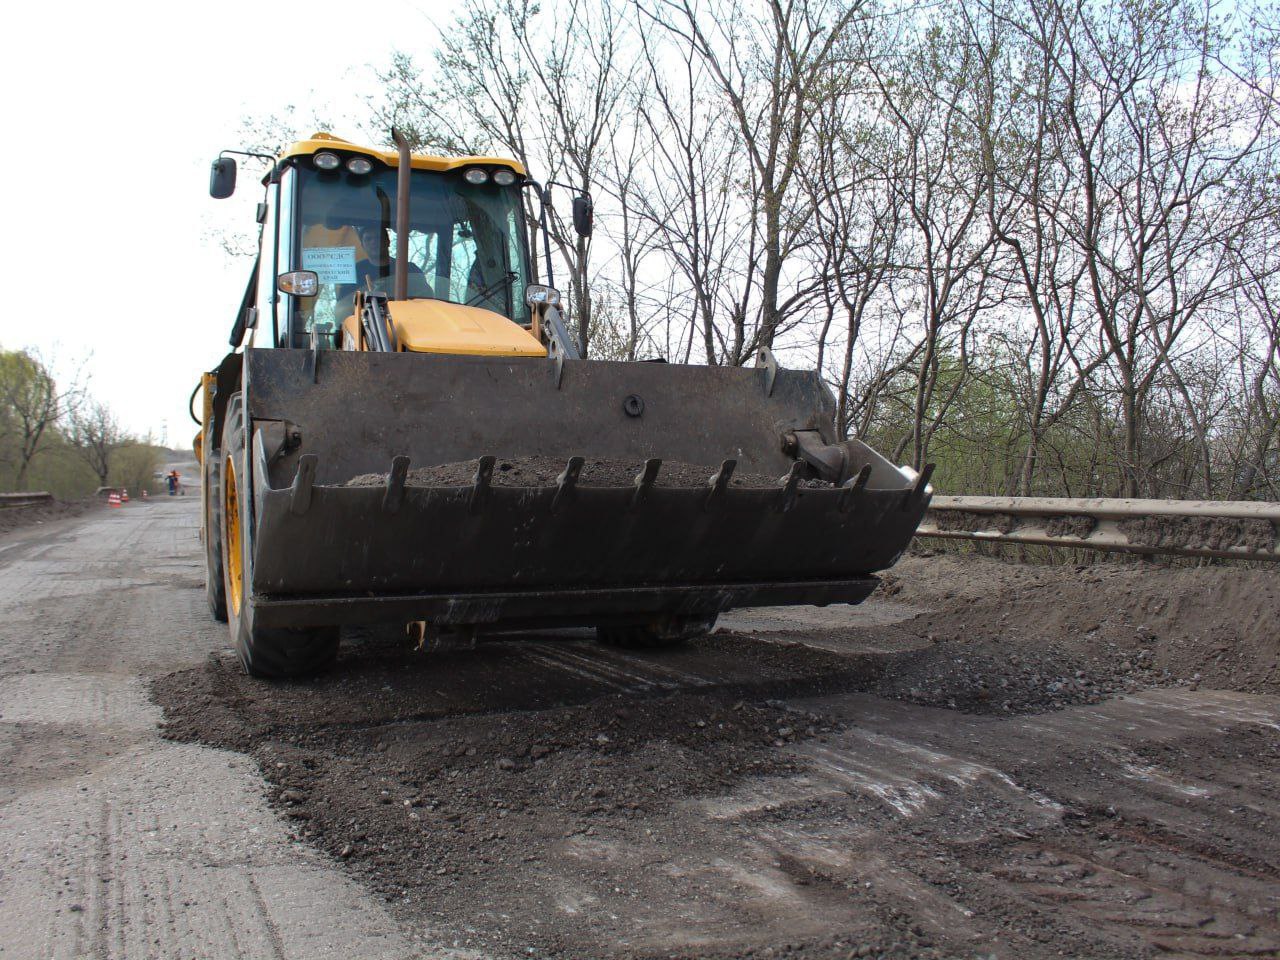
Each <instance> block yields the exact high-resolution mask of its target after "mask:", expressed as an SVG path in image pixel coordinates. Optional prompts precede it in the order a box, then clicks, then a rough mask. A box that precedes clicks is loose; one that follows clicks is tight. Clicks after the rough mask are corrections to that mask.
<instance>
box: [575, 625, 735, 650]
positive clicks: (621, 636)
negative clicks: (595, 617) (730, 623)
mask: <svg viewBox="0 0 1280 960" xmlns="http://www.w3.org/2000/svg"><path fill="white" fill-rule="evenodd" d="M715 625H716V618H715V617H711V618H709V619H708V618H706V617H665V618H663V619H661V620H655V621H653V622H651V623H643V624H631V625H628V626H621V627H619V626H599V627H596V640H597V641H598V642H599V643H602V644H604V645H605V646H606V647H625V648H628V649H631V650H655V649H659V648H661V647H674V646H677V645H679V644H681V643H684V642H685V641H686V640H692V639H694V638H695V637H703V636H706V635H707V634H708V633H710V632H711V631H712V629H713V628H714V627H715Z"/></svg>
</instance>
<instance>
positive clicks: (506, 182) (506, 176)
mask: <svg viewBox="0 0 1280 960" xmlns="http://www.w3.org/2000/svg"><path fill="white" fill-rule="evenodd" d="M493 182H494V183H496V184H497V185H498V186H500V187H509V186H511V185H512V184H513V183H515V182H516V174H515V171H514V170H507V169H505V168H504V169H502V170H495V171H493Z"/></svg>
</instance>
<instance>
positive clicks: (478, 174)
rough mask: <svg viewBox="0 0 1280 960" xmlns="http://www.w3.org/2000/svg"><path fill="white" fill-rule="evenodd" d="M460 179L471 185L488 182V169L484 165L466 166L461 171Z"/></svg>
mask: <svg viewBox="0 0 1280 960" xmlns="http://www.w3.org/2000/svg"><path fill="white" fill-rule="evenodd" d="M462 179H463V180H465V181H467V183H469V184H471V185H473V186H477V187H478V186H480V184H482V183H488V182H489V171H488V170H486V169H485V168H484V167H467V169H466V170H464V171H462Z"/></svg>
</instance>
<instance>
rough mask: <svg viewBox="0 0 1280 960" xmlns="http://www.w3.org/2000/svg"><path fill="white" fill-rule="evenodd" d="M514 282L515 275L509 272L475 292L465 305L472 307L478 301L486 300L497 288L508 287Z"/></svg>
mask: <svg viewBox="0 0 1280 960" xmlns="http://www.w3.org/2000/svg"><path fill="white" fill-rule="evenodd" d="M515 281H516V274H515V273H514V272H510V271H509V272H507V273H504V274H503V275H502V276H501V277H499V278H498V279H497V280H495V281H493V283H491V284H489V285H488V286H487V287H485V288H484V289H482V290H480V291H479V292H477V293H476V294H475V296H473V297H471V299H469V300H468V301H467V303H466V305H467V306H468V307H474V306H475V305H476V304H477V303H478V302H479V301H481V300H485V299H487V298H488V296H489V294H491V293H493V292H494V291H495V290H497V289H498V288H499V287H509V286H511V284H513V283H515Z"/></svg>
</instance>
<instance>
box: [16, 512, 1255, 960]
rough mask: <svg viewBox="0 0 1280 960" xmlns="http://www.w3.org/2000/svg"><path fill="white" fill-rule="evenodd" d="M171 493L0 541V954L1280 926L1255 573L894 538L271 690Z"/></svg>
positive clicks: (300, 950) (939, 942) (1065, 935)
mask: <svg viewBox="0 0 1280 960" xmlns="http://www.w3.org/2000/svg"><path fill="white" fill-rule="evenodd" d="M144 511H148V512H144ZM194 522H195V510H194V503H192V502H191V501H187V502H185V503H183V502H174V501H168V502H164V501H161V502H158V503H156V504H153V505H151V506H149V507H146V508H139V510H138V511H136V512H134V513H125V512H123V511H116V512H114V513H112V514H109V515H104V514H95V515H93V516H92V517H91V518H90V519H88V520H82V521H78V522H77V524H69V525H67V526H66V527H65V528H63V529H61V530H57V531H54V532H53V533H52V534H51V535H49V534H42V535H41V536H40V537H38V538H36V539H33V540H31V541H29V542H27V543H25V544H24V543H16V544H8V543H7V542H6V541H0V598H3V599H0V609H2V612H3V614H4V619H3V621H0V714H3V715H2V716H0V736H3V738H4V739H3V741H2V743H3V750H4V753H3V756H4V758H5V767H4V769H5V773H6V776H5V778H4V781H3V784H0V804H3V806H2V807H0V871H2V872H0V956H3V957H6V958H7V957H10V956H13V957H26V956H100V957H115V956H130V957H132V956H164V957H168V956H184V955H190V956H202V957H203V956H215V957H217V956H230V955H237V956H263V957H294V956H297V957H320V956H330V955H332V956H338V955H341V956H344V957H378V956H388V957H390V956H397V957H399V956H413V955H415V954H416V955H422V956H442V955H449V954H453V955H457V956H499V957H514V956H522V957H543V956H556V957H726V958H727V957H740V956H751V957H796V958H801V957H803V958H811V957H812V958H816V957H824V958H826V957H830V958H841V960H843V958H846V957H863V956H871V957H880V956H891V957H921V958H926V957H932V958H950V957H957V958H958V957H964V958H974V957H982V958H987V957H991V956H995V957H997V958H1000V960H1004V958H1010V960H1012V958H1019V960H1021V958H1032V960H1034V958H1048V957H1060V956H1070V957H1090V958H1110V957H1116V958H1120V957H1125V958H1128V957H1154V956H1161V957H1168V956H1172V957H1204V956H1213V957H1244V956H1251V957H1274V956H1280V919H1278V910H1280V882H1278V881H1280V867H1278V866H1277V864H1280V836H1278V835H1277V828H1276V813H1277V809H1278V808H1280V775H1278V774H1277V770H1280V697H1278V696H1277V689H1278V687H1277V685H1278V684H1280V676H1278V675H1277V673H1276V662H1277V656H1278V654H1280V646H1278V642H1277V636H1278V635H1280V601H1278V600H1277V595H1280V576H1278V575H1277V573H1275V572H1273V571H1261V572H1257V571H1231V570H1208V571H1198V570H1191V571H1166V570H1159V569H1154V568H1152V569H1145V568H1126V569H1118V570H1112V569H1111V568H1104V569H1100V570H1064V571H1056V572H1054V571H1044V570H1034V569H1029V568H1018V567H1012V566H1007V565H991V564H989V563H983V562H973V561H970V562H964V563H957V562H955V561H950V560H937V559H934V560H911V561H908V562H907V563H906V564H905V565H904V566H903V568H902V569H901V571H900V574H899V576H898V577H897V578H896V579H895V580H892V581H891V582H890V584H889V589H888V590H887V591H886V593H887V594H888V595H889V596H888V597H887V598H886V599H881V600H874V601H872V602H870V603H868V604H866V605H864V606H863V607H861V608H855V609H849V608H832V609H830V610H814V609H796V610H791V611H785V612H782V611H762V612H758V613H752V614H750V615H740V616H736V617H731V618H728V620H727V622H726V624H725V626H727V627H729V628H731V629H728V630H724V631H722V632H720V633H717V634H716V635H714V636H712V637H710V638H708V639H706V640H703V641H700V642H697V643H694V644H692V645H690V646H689V647H687V648H685V649H682V650H678V651H670V652H661V653H645V654H623V653H619V652H617V651H609V650H604V649H601V648H599V647H597V646H595V645H594V644H593V643H592V642H591V641H590V640H589V638H587V637H585V636H582V635H572V634H560V635H543V636H539V637H537V638H534V639H529V638H525V639H522V640H520V641H519V642H513V641H501V642H492V643H488V644H482V645H481V646H480V648H479V649H478V650H476V651H471V652H456V653H451V654H436V655H430V656H426V655H423V654H420V653H414V652H413V651H411V650H408V649H406V647H405V645H404V643H403V641H402V639H401V638H400V637H399V636H398V635H397V633H396V631H393V630H383V631H374V630H368V631H363V632H352V634H351V635H350V636H348V637H347V638H346V641H345V644H344V653H343V655H342V661H341V663H340V666H339V669H338V671H336V672H335V673H334V674H332V675H330V676H328V677H326V678H322V679H319V680H314V681H308V682H304V683H295V684H287V685H267V684H263V683H259V682H256V681H250V680H248V679H246V678H244V677H243V676H241V675H240V673H239V672H238V669H237V668H236V667H235V665H234V663H233V662H232V660H231V658H230V657H229V656H228V654H227V653H226V652H225V651H224V649H223V648H224V639H223V638H224V633H223V630H222V628H220V627H215V626H214V625H213V624H212V623H210V622H209V621H208V620H207V618H206V614H205V612H204V607H203V603H204V601H203V592H202V590H201V589H200V587H201V583H200V579H199V577H200V573H199V568H198V566H197V557H198V547H197V543H196V541H195V535H194V533H195V531H194ZM125 556H128V557H133V558H135V560H134V562H132V563H131V564H129V565H128V566H126V567H121V565H120V558H121V557H125ZM148 678H157V679H156V680H155V682H154V684H153V685H149V684H148ZM149 693H150V694H151V695H152V696H153V697H154V698H155V700H156V701H157V702H158V703H159V704H160V705H161V706H160V707H157V706H155V705H153V704H152V703H151V702H149V700H148V694H149ZM162 710H163V713H162ZM162 717H163V722H164V723H165V724H166V727H165V735H166V736H167V737H168V738H170V739H169V740H167V741H166V740H162V739H160V735H159V733H158V730H157V724H158V723H160V722H161V721H162Z"/></svg>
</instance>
